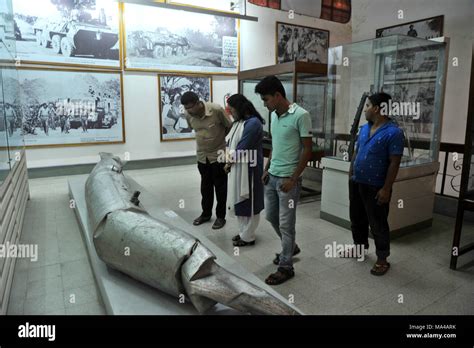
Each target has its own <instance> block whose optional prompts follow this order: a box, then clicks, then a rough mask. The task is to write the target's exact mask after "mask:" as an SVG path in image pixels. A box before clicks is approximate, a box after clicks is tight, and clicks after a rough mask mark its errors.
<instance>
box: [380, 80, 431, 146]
mask: <svg viewBox="0 0 474 348" xmlns="http://www.w3.org/2000/svg"><path fill="white" fill-rule="evenodd" d="M382 90H383V92H385V93H388V94H390V95H391V96H392V99H393V101H394V102H401V103H414V104H412V105H416V109H415V110H413V111H416V115H415V113H414V114H412V115H403V114H402V112H400V115H393V116H391V117H393V118H394V119H395V120H396V121H397V122H398V124H399V125H400V126H402V127H403V128H404V129H405V131H406V132H407V134H408V135H409V136H410V138H411V139H416V140H420V139H421V140H423V139H431V133H432V132H433V127H434V124H433V115H434V112H435V108H434V100H435V91H436V81H421V80H420V81H415V82H410V83H408V82H407V83H401V82H397V83H396V84H384V85H383V88H382Z"/></svg>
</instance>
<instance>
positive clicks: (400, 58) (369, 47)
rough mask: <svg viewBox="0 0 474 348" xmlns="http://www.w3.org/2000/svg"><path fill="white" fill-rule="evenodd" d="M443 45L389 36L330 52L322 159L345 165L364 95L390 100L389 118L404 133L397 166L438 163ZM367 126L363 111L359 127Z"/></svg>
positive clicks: (442, 90)
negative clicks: (383, 94) (379, 95)
mask: <svg viewBox="0 0 474 348" xmlns="http://www.w3.org/2000/svg"><path fill="white" fill-rule="evenodd" d="M445 51H446V44H445V43H444V42H437V41H431V40H424V39H419V38H415V37H410V36H404V35H393V36H388V37H382V38H378V39H374V40H367V41H362V42H356V43H352V44H348V45H343V46H338V47H333V48H330V49H329V59H328V62H329V63H328V71H329V74H328V104H327V111H326V115H327V117H326V122H325V126H324V128H325V139H326V148H327V153H326V156H334V157H335V158H337V159H341V160H344V161H348V160H349V157H350V156H348V154H347V150H348V148H349V142H350V130H351V126H352V123H353V121H354V116H355V114H356V110H357V106H358V105H359V102H360V99H361V96H362V94H363V93H364V92H366V93H375V92H381V91H383V92H386V93H388V94H390V95H391V96H392V103H391V104H389V105H388V107H387V109H386V110H387V113H388V115H389V116H390V117H391V118H392V119H393V120H395V121H396V122H397V123H398V125H399V126H400V127H401V128H402V129H403V131H404V134H405V152H404V155H403V158H402V164H401V166H402V167H404V166H411V165H416V164H420V163H428V162H434V161H437V160H438V151H439V143H440V125H441V116H442V110H443V92H444V81H445V76H444V74H445V59H446V58H445ZM365 123H366V120H365V117H364V113H363V112H362V117H361V118H360V124H359V127H361V126H363V124H365Z"/></svg>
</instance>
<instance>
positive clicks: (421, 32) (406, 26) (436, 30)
mask: <svg viewBox="0 0 474 348" xmlns="http://www.w3.org/2000/svg"><path fill="white" fill-rule="evenodd" d="M443 22H444V16H437V17H431V18H426V19H421V20H418V21H414V22H408V23H403V24H398V25H394V26H391V27H386V28H382V29H377V31H376V34H375V36H376V37H384V36H390V35H396V34H400V35H406V36H413V37H419V38H420V39H426V40H428V39H433V38H435V37H441V36H443Z"/></svg>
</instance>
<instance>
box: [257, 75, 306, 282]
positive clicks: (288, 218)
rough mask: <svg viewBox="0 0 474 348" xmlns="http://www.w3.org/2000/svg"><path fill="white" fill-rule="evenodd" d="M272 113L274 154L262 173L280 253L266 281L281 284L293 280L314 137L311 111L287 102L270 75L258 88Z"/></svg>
mask: <svg viewBox="0 0 474 348" xmlns="http://www.w3.org/2000/svg"><path fill="white" fill-rule="evenodd" d="M255 92H256V93H258V94H260V97H261V98H262V100H263V103H264V105H265V107H266V108H267V109H268V111H270V112H271V113H272V114H271V123H270V125H271V135H272V151H271V153H270V156H269V158H268V162H267V164H266V166H265V171H264V172H263V176H262V180H263V182H264V184H265V210H266V218H267V220H268V221H269V222H270V223H271V225H272V226H273V228H274V230H275V232H276V233H277V234H278V237H280V239H281V247H282V251H281V253H279V254H277V255H276V258H275V259H274V260H273V263H274V264H275V265H278V270H277V272H275V273H272V274H270V275H269V276H268V277H267V279H265V282H266V283H267V284H269V285H278V284H281V283H283V282H285V281H287V280H288V279H291V278H293V277H294V275H295V272H294V269H293V255H296V254H298V253H299V252H300V249H299V247H298V246H297V245H296V241H295V238H296V229H295V225H296V206H297V203H298V200H299V197H300V192H301V184H302V177H301V174H302V173H303V171H304V169H305V168H306V166H307V163H308V161H310V160H311V156H312V146H313V140H312V138H313V134H312V130H311V129H312V126H311V116H310V115H309V113H308V111H306V110H305V109H303V108H302V107H301V106H299V105H297V104H296V103H290V101H288V99H286V92H285V89H284V87H283V85H282V83H281V81H280V80H279V79H278V78H277V77H275V76H267V77H265V78H264V79H263V80H262V81H260V82H259V83H258V85H257V86H256V87H255Z"/></svg>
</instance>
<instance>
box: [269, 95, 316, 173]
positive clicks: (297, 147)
mask: <svg viewBox="0 0 474 348" xmlns="http://www.w3.org/2000/svg"><path fill="white" fill-rule="evenodd" d="M271 117H272V119H271V120H272V123H271V134H272V160H271V163H270V168H269V170H268V172H269V173H270V174H272V175H274V176H279V177H290V176H292V175H293V173H294V172H295V170H296V168H297V167H298V163H299V161H300V157H301V151H302V150H303V142H302V141H301V138H307V137H309V138H311V137H312V136H313V133H312V131H311V130H312V126H311V116H310V115H309V113H308V111H306V110H305V109H303V108H302V107H301V106H299V105H297V104H296V103H293V104H291V105H290V108H289V109H288V111H287V112H286V113H285V114H283V115H281V116H280V117H278V115H277V114H276V112H273V113H272V115H271Z"/></svg>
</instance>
